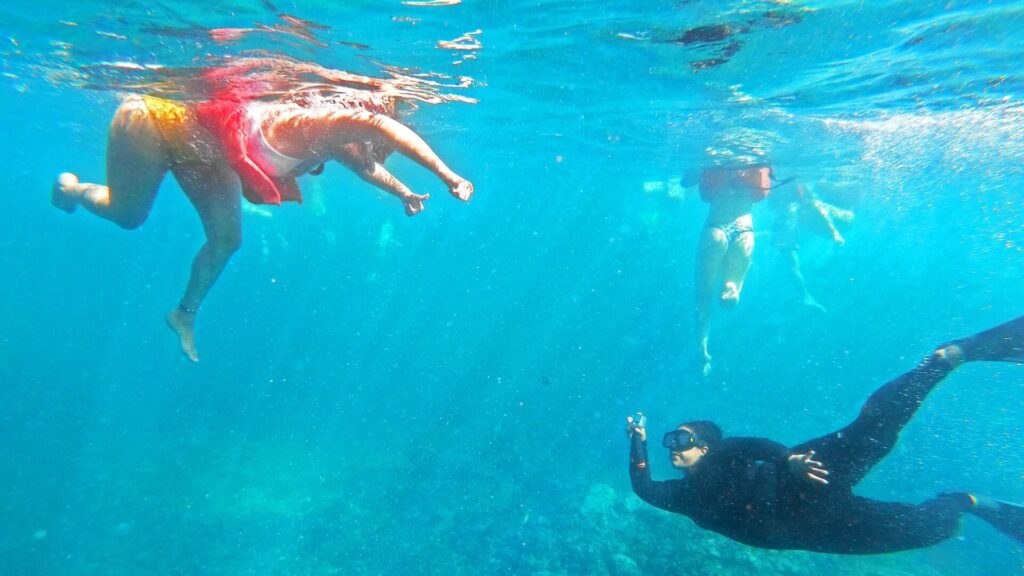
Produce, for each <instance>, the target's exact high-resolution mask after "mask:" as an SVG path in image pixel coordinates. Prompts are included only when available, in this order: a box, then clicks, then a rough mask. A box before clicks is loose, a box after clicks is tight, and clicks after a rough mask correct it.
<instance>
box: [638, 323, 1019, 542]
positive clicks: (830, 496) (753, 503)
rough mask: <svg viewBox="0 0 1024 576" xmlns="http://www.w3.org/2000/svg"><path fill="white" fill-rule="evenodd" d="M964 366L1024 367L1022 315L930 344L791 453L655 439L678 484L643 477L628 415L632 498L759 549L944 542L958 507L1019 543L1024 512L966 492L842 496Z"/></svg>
mask: <svg viewBox="0 0 1024 576" xmlns="http://www.w3.org/2000/svg"><path fill="white" fill-rule="evenodd" d="M973 360H992V361H1004V362H1018V363H1024V316H1022V317H1020V318H1017V319H1016V320H1013V321H1011V322H1007V323H1006V324H1003V325H1001V326H997V327H995V328H992V329H990V330H987V331H985V332H981V333H980V334H977V335H975V336H971V337H968V338H963V339H961V340H956V341H954V342H951V343H949V344H946V345H943V346H941V347H939V349H938V350H936V351H935V352H934V353H932V354H931V355H930V356H928V357H927V358H925V359H924V361H922V362H921V363H920V364H918V365H917V367H915V368H914V369H913V370H911V371H909V372H907V373H906V374H903V375H902V376H899V377H898V378H896V379H895V380H893V381H891V382H889V383H887V384H886V385H884V386H882V387H881V388H880V389H878V390H877V391H875V393H874V394H872V395H871V397H870V398H868V401H867V402H866V403H865V404H864V407H863V408H862V409H861V412H860V415H859V416H858V417H857V419H856V420H855V421H854V422H853V423H851V424H850V425H849V426H847V427H845V428H843V429H842V430H839V431H838V432H833V433H832V434H828V435H826V436H822V437H821V438H817V439H815V440H811V441H809V442H805V443H803V444H800V445H799V446H796V447H794V448H786V447H785V446H783V445H781V444H778V443H776V442H773V441H771V440H767V439H764V438H739V437H735V438H722V433H721V430H720V429H719V428H718V426H716V425H715V424H714V423H712V422H708V421H698V422H689V423H686V424H683V425H680V426H679V427H678V428H676V429H675V430H673V431H672V432H669V433H668V434H666V435H665V437H664V439H663V441H662V444H663V445H664V446H665V447H666V448H668V449H669V450H670V452H671V461H672V465H673V466H674V467H676V468H680V469H683V470H686V477H685V478H683V479H681V480H669V481H666V482H655V481H653V480H651V471H650V468H649V466H648V461H647V443H646V430H645V428H644V424H645V423H644V420H645V418H643V417H642V415H641V416H639V417H630V418H628V419H627V423H628V426H627V432H628V434H629V436H630V439H631V444H632V446H631V451H630V462H629V475H630V479H631V480H632V483H633V491H634V492H636V494H637V496H639V497H640V498H641V499H643V500H644V501H646V502H647V503H649V504H652V505H654V506H657V507H658V508H662V509H664V510H668V511H670V512H675V513H677V514H683V515H686V516H689V517H690V518H692V519H693V521H694V522H695V523H696V524H697V525H698V526H700V527H702V528H705V529H708V530H713V531H715V532H718V533H720V534H723V535H725V536H728V537H729V538H732V539H734V540H738V541H740V542H743V543H745V544H748V545H750V546H757V547H760V548H775V549H802V550H812V551H816V552H831V553H837V554H874V553H880V552H894V551H898V550H908V549H912V548H922V547H925V546H931V545H933V544H937V543H939V542H941V541H943V540H945V539H947V538H949V537H951V536H952V535H953V534H954V532H955V531H956V529H957V526H958V525H959V522H960V517H961V516H962V515H963V513H964V512H967V513H971V514H973V515H975V516H978V517H980V518H982V519H983V520H985V521H987V522H989V523H990V524H992V525H993V526H995V527H996V528H997V529H999V530H1000V531H1002V532H1003V533H1004V534H1006V535H1008V536H1010V537H1011V538H1014V539H1015V540H1017V541H1018V542H1020V543H1024V506H1020V505H1017V504H1010V503H1007V502H1001V501H998V500H994V499H990V498H985V497H981V496H978V495H975V494H969V493H966V492H957V493H946V494H941V495H939V496H937V497H936V498H933V499H932V500H928V501H927V502H924V503H923V504H920V505H917V506H915V505H910V504H902V503H895V502H880V501H877V500H869V499H867V498H862V497H860V496H855V495H854V494H853V487H854V486H855V485H856V484H857V483H858V482H860V480H861V479H862V478H864V476H865V475H866V474H867V473H868V471H869V470H871V468H872V467H873V466H874V465H875V464H877V463H878V462H879V460H881V459H882V458H883V457H884V456H885V455H886V454H888V453H889V451H890V450H892V447H893V446H894V445H895V443H896V439H897V438H898V436H899V433H900V431H901V430H902V429H903V427H904V426H905V425H906V424H907V422H908V421H909V420H910V418H911V417H912V416H913V415H914V412H916V411H917V408H918V407H919V406H920V405H921V402H923V401H924V399H925V397H926V396H927V395H928V393H929V392H930V391H931V390H932V388H934V387H935V385H936V384H938V383H939V382H940V381H942V379H943V378H945V377H946V375H947V374H949V373H950V372H951V371H952V370H953V369H955V368H956V367H957V366H959V365H960V364H962V363H963V362H967V361H973ZM826 468H827V469H826Z"/></svg>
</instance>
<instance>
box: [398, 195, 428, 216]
mask: <svg viewBox="0 0 1024 576" xmlns="http://www.w3.org/2000/svg"><path fill="white" fill-rule="evenodd" d="M428 198H430V194H415V193H413V192H409V194H407V195H405V196H403V197H402V203H403V204H405V215H406V216H415V215H417V214H419V213H420V212H422V211H423V208H424V206H423V202H424V201H425V200H427V199H428Z"/></svg>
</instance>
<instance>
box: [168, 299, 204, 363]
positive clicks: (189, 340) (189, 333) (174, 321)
mask: <svg viewBox="0 0 1024 576" xmlns="http://www.w3.org/2000/svg"><path fill="white" fill-rule="evenodd" d="M195 322H196V313H195V312H189V311H187V310H185V309H183V308H182V307H181V306H179V307H177V308H175V309H174V310H171V311H170V312H168V313H167V325H168V326H170V327H171V330H174V333H175V334H177V335H178V342H179V343H180V344H181V351H182V353H184V354H185V356H188V359H189V360H191V361H193V362H199V352H197V351H196V334H195Z"/></svg>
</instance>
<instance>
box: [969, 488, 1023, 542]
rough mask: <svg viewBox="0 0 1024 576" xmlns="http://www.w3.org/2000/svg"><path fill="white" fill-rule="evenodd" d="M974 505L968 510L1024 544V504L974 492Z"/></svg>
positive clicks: (972, 497)
mask: <svg viewBox="0 0 1024 576" xmlns="http://www.w3.org/2000/svg"><path fill="white" fill-rule="evenodd" d="M971 499H972V500H974V502H975V504H974V506H972V507H970V508H968V509H967V511H968V512H970V513H971V514H974V515H975V516H977V517H978V518H981V519H982V520H984V521H985V522H988V523H989V524H991V525H992V526H994V527H995V528H996V529H997V530H999V531H1000V532H1002V533H1003V534H1006V535H1007V536H1009V537H1010V538H1013V539H1014V540H1016V541H1017V542H1018V543H1020V544H1024V505H1021V504H1012V503H1010V502H1003V501H1002V500H996V499H995V498H987V497H985V496H977V495H974V494H972V495H971Z"/></svg>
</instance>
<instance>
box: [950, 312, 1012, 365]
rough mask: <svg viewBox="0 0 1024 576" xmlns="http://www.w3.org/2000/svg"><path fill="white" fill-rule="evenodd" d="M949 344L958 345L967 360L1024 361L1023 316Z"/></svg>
mask: <svg viewBox="0 0 1024 576" xmlns="http://www.w3.org/2000/svg"><path fill="white" fill-rule="evenodd" d="M950 344H956V345H957V346H959V347H960V349H961V350H963V351H964V359H965V360H968V361H971V360H992V361H996V362H1017V363H1024V316H1021V317H1020V318H1017V319H1015V320H1010V321H1009V322H1006V323H1005V324H1000V325H999V326H996V327H995V328H989V329H988V330H985V331H983V332H978V333H977V334H975V335H974V336H968V337H967V338H961V339H959V340H954V341H952V342H950Z"/></svg>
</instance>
